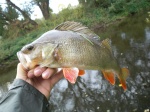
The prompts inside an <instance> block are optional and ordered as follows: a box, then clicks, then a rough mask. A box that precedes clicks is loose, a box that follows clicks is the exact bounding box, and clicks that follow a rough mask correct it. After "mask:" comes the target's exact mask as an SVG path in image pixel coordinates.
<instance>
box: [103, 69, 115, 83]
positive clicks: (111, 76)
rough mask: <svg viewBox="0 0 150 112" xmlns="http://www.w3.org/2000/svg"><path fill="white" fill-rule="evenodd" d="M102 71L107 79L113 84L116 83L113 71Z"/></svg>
mask: <svg viewBox="0 0 150 112" xmlns="http://www.w3.org/2000/svg"><path fill="white" fill-rule="evenodd" d="M102 73H103V75H104V77H105V79H107V80H108V81H109V82H110V83H111V84H112V85H114V84H115V75H114V73H113V72H112V71H105V70H102Z"/></svg>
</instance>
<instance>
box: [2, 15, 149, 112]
mask: <svg viewBox="0 0 150 112" xmlns="http://www.w3.org/2000/svg"><path fill="white" fill-rule="evenodd" d="M144 20H145V19H144V18H142V17H140V18H139V17H137V18H136V19H127V20H126V21H123V22H122V23H120V24H118V25H115V26H111V27H110V29H108V31H107V35H108V36H109V37H110V38H111V40H112V47H113V50H114V55H115V56H116V57H117V60H118V62H119V64H120V65H121V66H122V67H128V68H129V70H130V76H129V77H128V79H127V87H128V90H127V91H123V89H122V87H120V86H119V81H118V79H117V78H116V85H115V86H112V85H110V84H109V82H108V81H106V80H105V79H104V77H103V76H102V74H101V72H99V71H92V70H91V71H90V70H88V71H86V74H85V75H84V76H82V77H79V78H78V80H77V83H76V84H74V85H72V84H70V83H68V82H67V81H66V80H65V79H62V80H61V81H60V82H59V83H57V84H56V85H55V87H54V88H53V90H52V92H51V97H50V104H51V110H52V112H144V111H145V112H146V111H147V112H149V109H150V25H147V24H145V22H144ZM97 32H99V31H98V30H97ZM100 35H101V34H100ZM10 80H11V79H10ZM10 80H9V81H10ZM0 81H1V80H0ZM0 83H1V82H0ZM8 85H9V84H7V81H5V83H3V85H1V86H0V96H2V94H3V93H5V92H6V91H7V89H6V88H7V86H8Z"/></svg>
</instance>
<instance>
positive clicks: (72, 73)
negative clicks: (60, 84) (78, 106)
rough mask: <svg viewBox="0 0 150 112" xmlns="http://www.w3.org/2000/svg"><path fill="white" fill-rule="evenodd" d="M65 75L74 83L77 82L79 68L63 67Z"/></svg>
mask: <svg viewBox="0 0 150 112" xmlns="http://www.w3.org/2000/svg"><path fill="white" fill-rule="evenodd" d="M63 74H64V77H65V78H66V79H67V80H68V81H69V82H70V83H72V84H74V83H75V82H76V79H77V77H78V74H79V69H78V68H63Z"/></svg>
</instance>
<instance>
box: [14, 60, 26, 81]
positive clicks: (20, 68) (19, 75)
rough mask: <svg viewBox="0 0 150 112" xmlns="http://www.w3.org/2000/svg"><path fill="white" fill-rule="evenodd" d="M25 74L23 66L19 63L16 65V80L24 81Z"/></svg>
mask: <svg viewBox="0 0 150 112" xmlns="http://www.w3.org/2000/svg"><path fill="white" fill-rule="evenodd" d="M26 73H27V70H26V69H25V68H24V67H23V65H22V64H21V63H18V65H17V75H16V78H20V79H23V80H24V79H26V77H27V76H26Z"/></svg>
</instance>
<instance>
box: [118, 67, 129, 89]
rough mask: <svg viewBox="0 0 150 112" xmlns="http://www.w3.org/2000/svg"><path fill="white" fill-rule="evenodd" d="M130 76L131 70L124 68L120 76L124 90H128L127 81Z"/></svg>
mask: <svg viewBox="0 0 150 112" xmlns="http://www.w3.org/2000/svg"><path fill="white" fill-rule="evenodd" d="M128 76H129V70H128V69H127V68H122V69H121V74H120V75H119V80H120V83H121V86H122V88H123V89H124V90H126V89H127V86H126V79H127V77H128Z"/></svg>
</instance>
